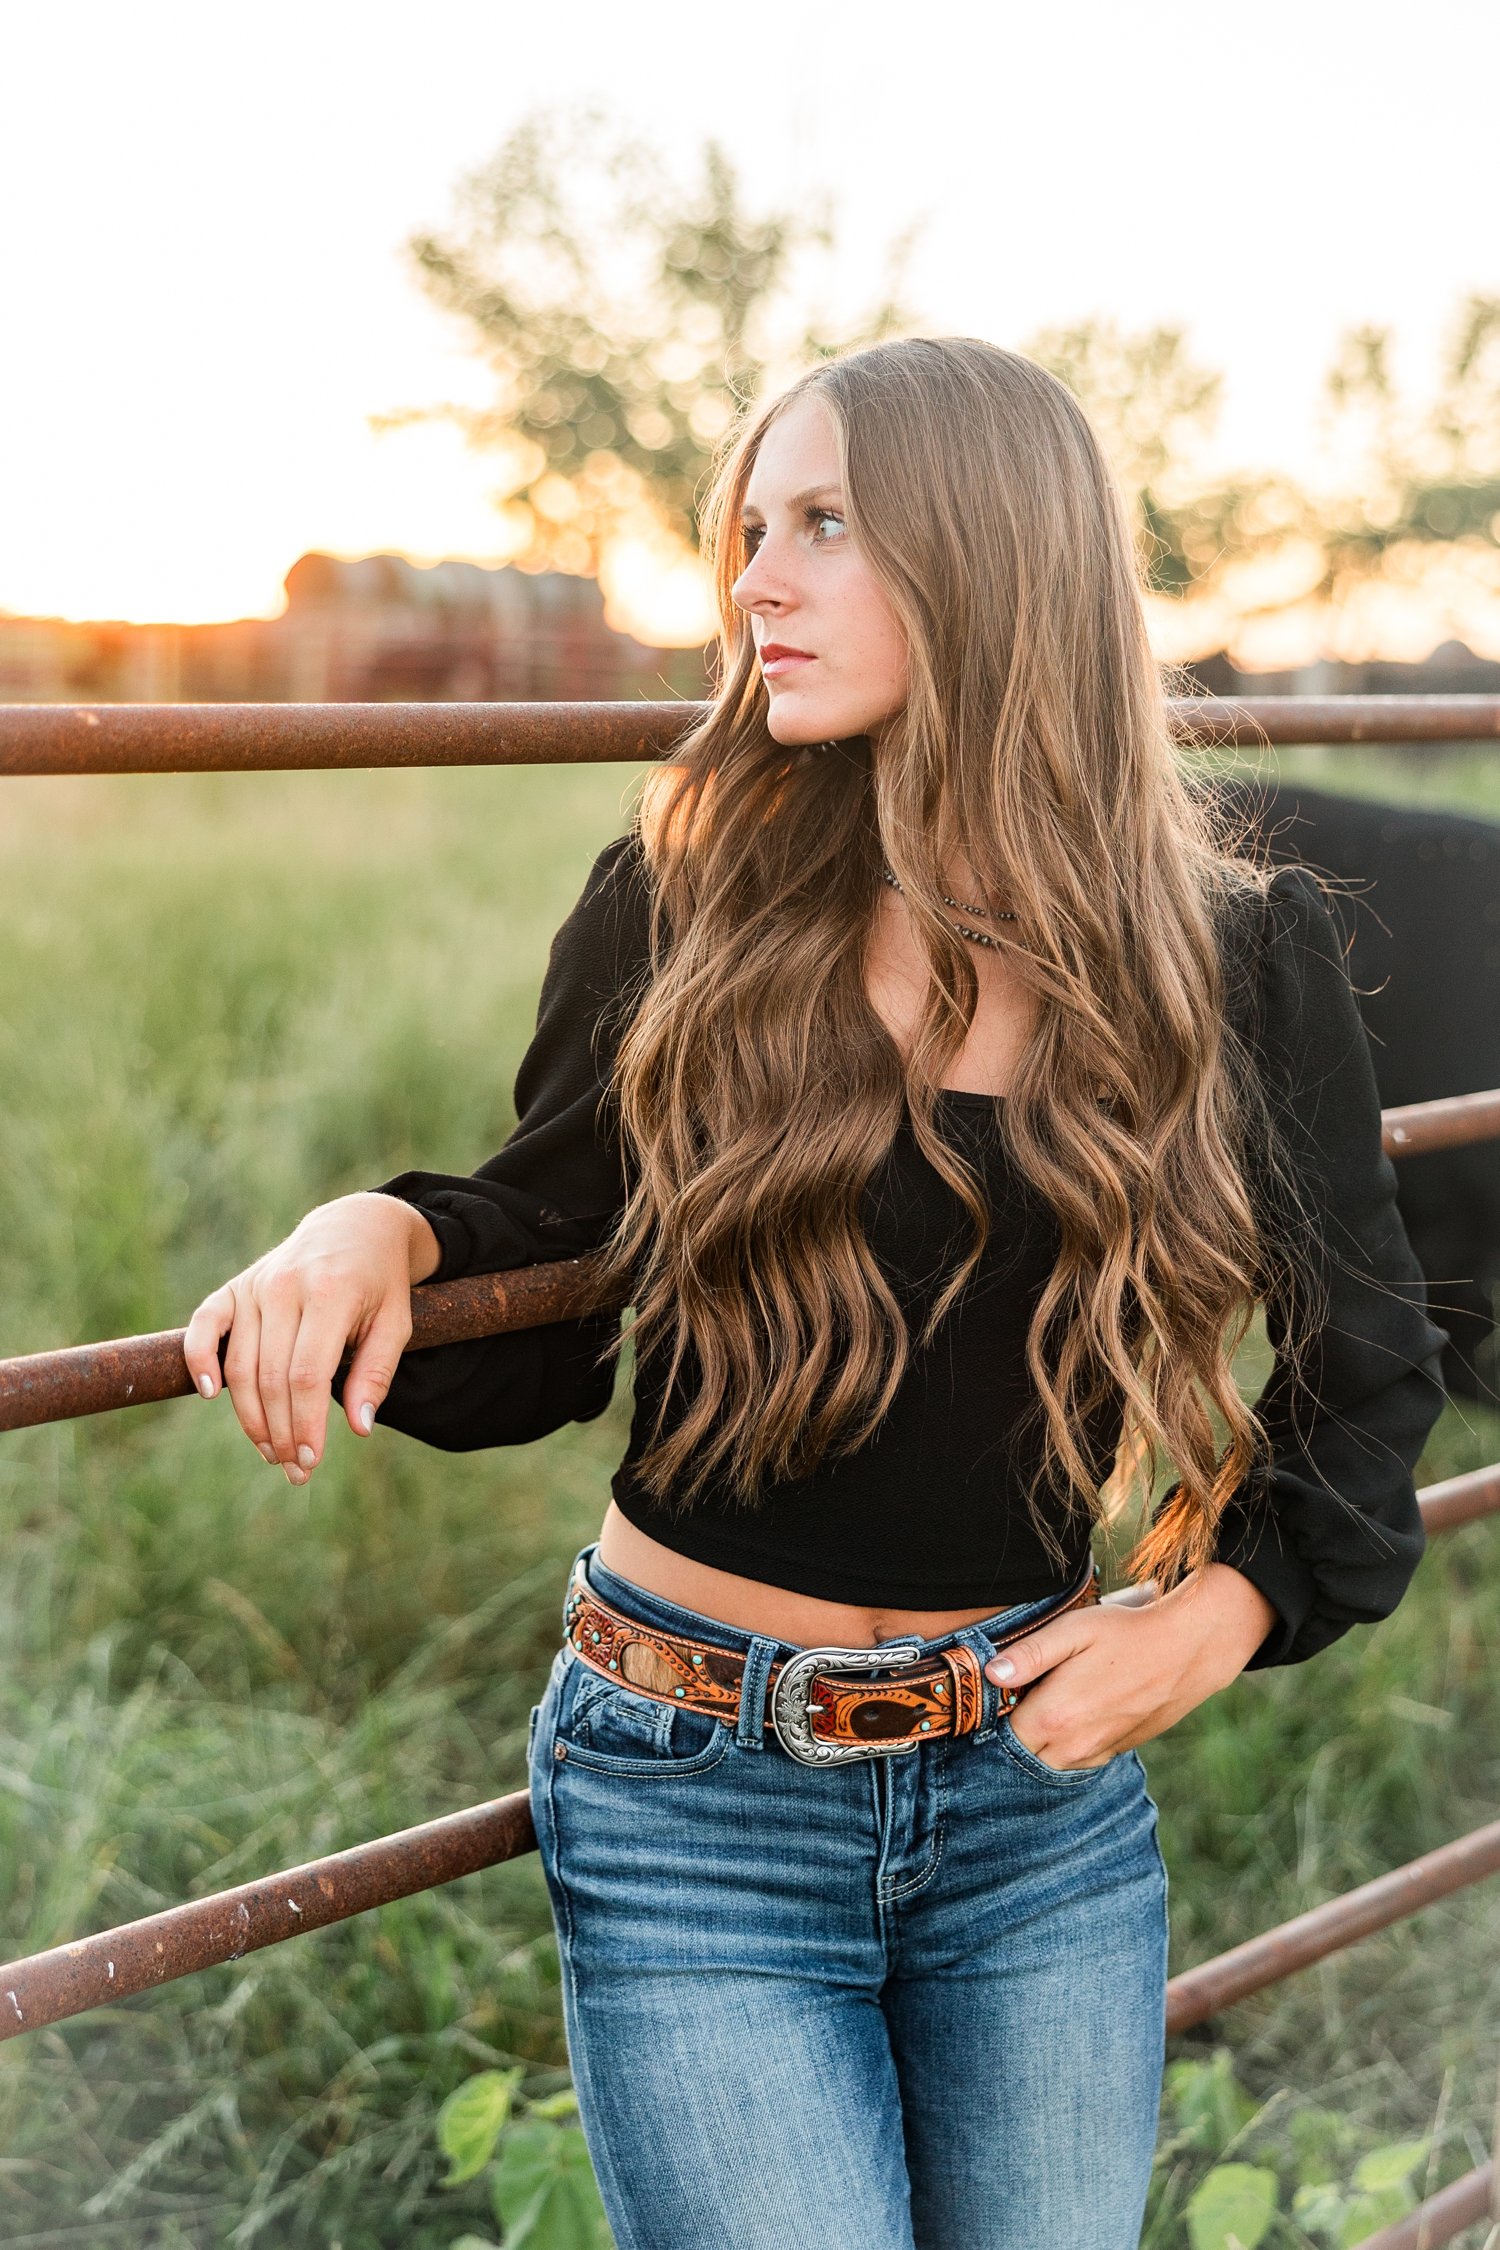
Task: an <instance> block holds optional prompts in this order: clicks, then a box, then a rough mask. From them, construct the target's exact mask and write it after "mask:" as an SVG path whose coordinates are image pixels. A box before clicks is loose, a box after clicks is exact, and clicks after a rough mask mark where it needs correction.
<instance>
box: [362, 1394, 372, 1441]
mask: <svg viewBox="0 0 1500 2250" xmlns="http://www.w3.org/2000/svg"><path fill="white" fill-rule="evenodd" d="M359 1426H360V1428H361V1429H362V1430H363V1431H364V1433H365V1436H366V1437H368V1436H369V1434H370V1432H371V1430H373V1429H374V1427H375V1409H374V1407H373V1405H372V1404H371V1402H370V1401H369V1399H366V1400H365V1403H364V1405H363V1406H362V1407H361V1408H360V1410H359Z"/></svg>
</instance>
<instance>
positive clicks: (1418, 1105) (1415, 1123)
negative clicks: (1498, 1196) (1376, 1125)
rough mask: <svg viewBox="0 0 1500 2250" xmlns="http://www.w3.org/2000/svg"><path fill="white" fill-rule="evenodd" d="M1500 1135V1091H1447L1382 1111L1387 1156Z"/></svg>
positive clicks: (1423, 1152) (1458, 1145)
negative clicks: (1432, 1098) (1435, 1097)
mask: <svg viewBox="0 0 1500 2250" xmlns="http://www.w3.org/2000/svg"><path fill="white" fill-rule="evenodd" d="M1497 1135H1500V1093H1492V1094H1445V1095H1444V1096H1443V1097H1442V1099H1441V1100H1439V1101H1435V1102H1408V1103H1407V1105H1406V1107H1405V1108H1404V1109H1386V1110H1382V1111H1381V1113H1380V1138H1381V1144H1382V1146H1383V1147H1384V1149H1385V1153H1386V1155H1387V1156H1425V1155H1426V1154H1427V1153H1428V1151H1429V1150H1430V1149H1435V1148H1467V1147H1468V1146H1469V1145H1470V1143H1471V1142H1473V1141H1489V1140H1494V1139H1495V1138H1496V1136H1497Z"/></svg>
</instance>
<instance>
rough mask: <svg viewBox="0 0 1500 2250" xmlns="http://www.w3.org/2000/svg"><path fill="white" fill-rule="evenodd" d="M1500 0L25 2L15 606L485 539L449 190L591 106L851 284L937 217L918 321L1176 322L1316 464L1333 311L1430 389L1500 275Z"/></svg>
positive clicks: (0, 508)
mask: <svg viewBox="0 0 1500 2250" xmlns="http://www.w3.org/2000/svg"><path fill="white" fill-rule="evenodd" d="M1497 64H1500V9H1497V8H1496V6H1495V5H1494V0H1483V4H1473V0H1424V4H1423V5H1422V6H1421V7H1420V8H1418V7H1415V6H1413V5H1412V4H1411V0H1405V4H1403V5H1399V6H1398V5H1393V4H1391V0H1360V4H1359V5H1353V4H1345V0H1260V5H1258V6H1257V7H1255V8H1254V9H1247V8H1246V7H1245V6H1244V5H1243V4H1242V0H1236V4H1233V5H1231V4H1229V0H1194V4H1193V5H1191V6H1188V5H1173V4H1152V5H1141V4H1137V0H1071V4H1066V0H1064V4H1054V5H1053V6H1051V7H1046V8H1038V7H1037V6H1036V5H1035V0H1025V4H1024V5H1021V4H1018V0H927V4H926V5H924V6H922V7H914V6H912V5H911V4H910V0H902V4H901V5H899V6H898V5H895V4H893V0H796V5H795V6H791V7H788V6H785V5H783V6H782V7H779V8H775V9H766V8H758V9H757V8H742V9H740V10H733V9H723V8H719V9H709V8H707V7H705V6H704V5H703V4H702V0H633V4H632V5H631V6H630V7H628V8H621V7H610V6H605V5H602V4H601V0H574V4H572V5H570V6H563V5H559V4H558V0H551V4H550V5H536V4H533V5H531V6H527V7H521V6H518V5H514V4H513V0H424V5H422V6H421V7H415V6H411V5H406V6H397V5H395V4H394V0H359V5H357V6H355V5H346V4H344V0H297V4H296V5H289V4H287V0H257V5H256V6H255V7H254V8H251V7H249V6H247V5H244V4H243V0H193V4H192V5H190V6H189V5H180V4H178V0H134V4H133V5H132V6H131V7H130V8H129V9H122V8H120V7H118V6H117V5H115V4H110V5H104V4H102V0H48V5H47V6H46V7H45V8H39V7H36V6H33V5H23V4H22V0H0V89H3V101H4V115H5V127H4V131H3V134H0V209H3V211H4V213H5V221H4V225H3V227H0V305H3V307H4V313H5V346H4V350H3V352H0V609H8V610H10V611H12V612H18V613H24V614H30V615H61V616H68V617H119V618H129V619H134V620H139V621H152V620H158V619H160V620H167V619H176V620H181V621H184V622H195V621H198V620H204V619H213V618H226V617H234V616H242V615H268V614H272V613H274V611H275V610H276V609H277V607H278V606H279V602H280V586H281V580H282V577H283V575H284V573H285V571H286V570H287V568H288V567H289V566H290V564H291V563H292V562H293V561H294V560H295V558H296V557H297V555H299V554H300V553H302V552H304V551H305V550H307V549H309V548H323V549H326V550H330V551H333V552H337V553H342V554H359V553H366V552H371V551H374V550H381V549H394V550H399V551H402V552H405V553H407V554H410V555H411V556H413V557H414V558H416V559H430V558H435V557H437V556H440V555H462V556H470V557H473V558H476V559H480V560H483V559H487V558H488V557H490V556H492V555H494V554H495V553H496V552H497V550H498V545H499V542H498V541H497V538H496V532H495V528H494V524H495V519H494V514H493V509H492V505H491V500H490V488H491V486H492V485H493V483H494V481H495V479H494V472H493V470H492V469H489V468H487V465H486V463H485V461H484V459H483V458H482V457H480V456H476V455H474V454H471V453H469V452H467V451H466V450H465V448H464V446H463V443H462V441H461V439H460V438H459V436H458V434H457V433H456V432H455V431H454V430H452V429H451V428H444V427H432V426H428V427H425V428H419V429H404V430H399V431H396V432H393V433H389V434H384V435H380V434H377V433H376V432H375V431H374V430H373V429H372V427H371V419H372V417H375V416H379V415H381V414H382V413H386V412H389V411H391V410H393V409H398V408H401V407H406V406H414V405H415V406H423V405H428V404H432V403H434V402H437V401H441V400H444V399H455V400H459V401H465V402H469V403H476V404H477V403H480V402H482V401H483V400H484V399H485V398H486V396H487V386H486V378H485V371H484V369H483V366H482V364H481V363H480V362H479V361H478V360H477V359H476V358H475V357H474V355H473V353H472V351H471V350H470V349H469V348H468V346H467V343H466V339H465V337H464V335H463V334H462V332H461V331H460V330H459V329H458V328H457V327H456V326H454V325H453V324H452V323H451V322H450V321H449V320H448V319H447V318H446V317H445V316H443V315H442V314H441V313H440V312H438V311H437V310H436V309H435V308H434V307H433V305H432V304H431V303H430V301H429V300H428V299H427V298H425V297H424V296H423V294H422V293H421V291H420V290H419V289H418V288H417V286H416V284H415V282H414V281H413V279H412V275H411V269H410V266H409V264H408V261H407V258H406V253H405V248H404V246H405V243H406V241H407V239H408V238H409V236H410V235H411V234H412V233H413V231H414V230H416V229H417V228H419V227H424V226H433V225H437V226H441V225H442V223H443V222H444V220H445V219H446V218H447V216H448V214H449V211H450V208H451V197H452V191H453V188H454V185H455V183H456V182H457V181H458V179H459V178H460V176H461V175H462V174H464V173H465V172H466V171H468V170H470V169H472V168H473V167H474V166H476V165H478V164H480V163H482V162H483V161H484V159H485V158H486V157H487V156H488V155H489V154H490V153H491V152H492V151H493V150H494V149H495V148H496V147H497V146H498V145H499V143H500V142H501V141H502V140H503V138H504V137H505V135H506V134H507V132H509V131H510V130H511V128H512V127H513V126H514V125H516V124H517V123H518V122H519V121H520V120H521V119H522V118H523V117H525V116H526V115H527V114H528V113H529V112H531V111H534V110H536V109H538V108H558V107H572V106H576V105H590V104H597V105H602V106H604V107H606V108H608V109H609V110H610V111H612V112H613V114H614V115H616V116H617V117H618V118H619V119H620V121H621V123H622V124H623V125H625V126H627V127H630V128H633V129H634V130H635V131H637V132H639V133H640V134H642V135H643V136H644V137H648V138H650V139H652V140H653V141H655V142H656V144H657V145H658V146H659V148H660V149H661V150H662V152H663V154H664V156H665V157H666V158H667V159H668V160H669V161H670V162H673V163H675V164H677V165H679V166H681V167H683V168H686V167H687V166H689V165H690V164H691V161H692V158H693V156H694V153H695V151H696V150H697V148H698V147H699V146H700V144H701V142H702V141H703V139H704V138H705V137H706V136H708V135H713V136H714V137H716V138H717V139H719V140H720V141H721V142H722V143H723V145H724V146H725V148H726V149H727V151H728V152H729V154H730V157H731V159H732V160H733V161H734V162H735V163H736V165H737V166H738V167H739V169H740V171H741V174H742V176H743V178H744V181H745V183H746V186H747V189H748V191H749V193H750V196H751V198H752V200H753V201H754V202H755V203H756V204H757V205H761V206H765V207H768V208H769V207H791V208H793V209H807V208H810V207H811V206H812V205H813V203H814V202H815V201H816V199H817V198H818V197H819V196H820V195H822V194H824V193H827V194H829V195H831V196H832V197H833V199H834V203H835V208H836V211H837V217H838V229H839V240H840V246H841V247H840V257H839V261H838V266H837V273H836V277H835V280H834V283H833V286H834V287H835V289H836V291H837V298H838V301H839V303H840V304H842V305H843V306H844V307H845V308H846V309H848V310H851V311H852V310H854V309H856V308H857V307H858V306H859V305H861V304H862V303H864V302H866V301H867V300H869V299H870V298H871V297H872V296H873V295H874V292H875V290H876V289H877V287H878V283H879V277H880V273H881V268H882V262H883V256H884V249H885V245H886V244H887V243H888V242H889V241H890V240H891V239H892V237H894V236H895V235H897V234H899V233H900V232H901V231H902V230H903V229H905V228H907V227H909V226H910V225H912V223H913V222H920V227H921V231H920V235H919V239H918V245H917V250H916V253H915V256H914V260H913V263H912V266H911V269H910V273H909V278H908V282H907V296H908V299H909V300H910V301H911V302H912V303H913V304H914V306H915V308H916V310H917V311H918V313H919V315H920V319H921V324H922V326H923V327H924V328H926V329H927V330H928V331H929V332H932V333H942V332H952V331H963V332H967V333H971V334H978V335H983V336H987V337H991V338H993V339H994V340H995V341H997V342H999V343H1007V344H1013V343H1017V342H1020V341H1021V340H1022V339H1024V338H1025V337H1026V336H1027V335H1029V334H1030V333H1032V332H1033V331H1035V330H1036V329H1037V328H1038V327H1041V326H1043V325H1045V324H1049V323H1055V322H1062V321H1070V320H1074V319H1077V318H1079V317H1082V316H1085V315H1088V314H1091V313H1105V314H1109V315H1112V316H1115V317H1116V318H1118V319H1120V320H1121V321H1123V322H1124V323H1126V324H1127V325H1130V326H1140V325H1144V324H1146V323H1149V322H1153V321H1171V322H1174V323H1180V324H1182V325H1184V326H1185V327H1186V328H1187V329H1188V331H1189V333H1190V337H1191V340H1192V344H1193V348H1194V351H1195V354H1196V356H1197V357H1198V358H1200V359H1201V360H1203V361H1205V362H1207V363H1208V364H1210V365H1212V366H1216V367H1219V368H1222V369H1223V370H1224V373H1225V376H1226V386H1227V387H1226V401H1225V408H1224V413H1223V417H1222V421H1221V424H1220V427H1219V430H1218V432H1217V435H1216V437H1215V439H1214V441H1213V450H1214V454H1215V456H1216V457H1217V458H1218V459H1219V460H1220V461H1221V462H1223V463H1225V464H1233V463H1243V464H1254V465H1261V466H1277V467H1282V468H1288V469H1291V470H1292V471H1294V472H1296V473H1301V474H1304V475H1309V476H1313V477H1316V475H1317V472H1318V466H1319V457H1320V456H1319V447H1320V436H1319V425H1318V414H1317V401H1318V393H1319V388H1320V384H1321V379H1322V374H1323V370H1324V369H1325V367H1326V365H1327V363H1328V361H1329V358H1330V357H1331V354H1332V352H1333V349H1334V346H1335V343H1336V341H1337V338H1338V335H1339V333H1340V331H1341V330H1342V329H1343V328H1345V327H1347V326H1350V325H1353V324H1356V323H1364V322H1368V321H1376V322H1379V323H1381V324H1387V325H1390V326H1392V327H1393V328H1394V329H1395V330H1396V331H1397V334H1398V337H1399V339H1400V345H1401V359H1400V364H1401V366H1402V368H1403V371H1404V373H1405V374H1406V375H1407V377H1408V379H1409V381H1410V382H1411V383H1412V385H1413V386H1414V387H1415V388H1417V389H1418V390H1420V388H1421V386H1422V385H1423V383H1424V382H1425V381H1426V380H1427V379H1428V376H1429V372H1430V369H1431V367H1432V365H1433V362H1434V358H1435V355H1436V353H1437V351H1438V349H1439V345H1440V342H1441V338H1442V336H1443V333H1444V330H1445V328H1446V327H1447V326H1448V325H1449V323H1450V322H1451V319H1452V316H1453V313H1454V309H1455V307H1456V305H1457V302H1458V300H1459V299H1460V298H1461V297H1462V296H1463V295H1464V294H1465V293H1466V292H1468V291H1471V290H1486V291H1500V230H1497V224H1496V220H1497V209H1496V202H1497V198H1496V186H1495V163H1494V154H1493V146H1492V143H1493V134H1492V131H1491V129H1490V113H1491V109H1492V103H1491V102H1490V100H1489V98H1488V95H1487V94H1485V95H1480V94H1476V89H1480V88H1490V87H1493V85H1494V83H1495V81H1496V66H1497Z"/></svg>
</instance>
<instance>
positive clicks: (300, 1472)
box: [283, 1464, 307, 1484]
mask: <svg viewBox="0 0 1500 2250" xmlns="http://www.w3.org/2000/svg"><path fill="white" fill-rule="evenodd" d="M283 1466H284V1467H285V1468H286V1481H287V1483H288V1484H306V1482H307V1471H306V1469H294V1468H291V1467H288V1466H287V1465H286V1464H283Z"/></svg>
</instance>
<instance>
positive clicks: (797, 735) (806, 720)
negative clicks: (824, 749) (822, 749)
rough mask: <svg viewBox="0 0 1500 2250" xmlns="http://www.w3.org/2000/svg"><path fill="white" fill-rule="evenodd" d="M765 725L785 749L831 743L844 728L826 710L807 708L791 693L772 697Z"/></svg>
mask: <svg viewBox="0 0 1500 2250" xmlns="http://www.w3.org/2000/svg"><path fill="white" fill-rule="evenodd" d="M766 727H767V730H768V732H769V734H770V737H771V740H772V741H773V742H779V743H781V744H782V745H783V746H784V747H785V748H786V749H788V750H800V749H803V748H805V747H806V745H807V744H808V743H810V742H833V741H836V740H837V739H838V737H839V736H840V735H841V734H843V733H847V731H848V729H847V728H845V727H842V726H840V725H839V724H838V723H837V721H836V720H833V719H831V718H830V717H829V716H828V715H827V714H826V713H819V712H818V711H817V710H813V709H809V708H808V706H807V705H806V704H805V703H803V701H802V698H801V697H800V696H797V695H795V694H793V695H778V696H773V697H772V699H771V706H770V709H769V710H768V711H767V713H766Z"/></svg>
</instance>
